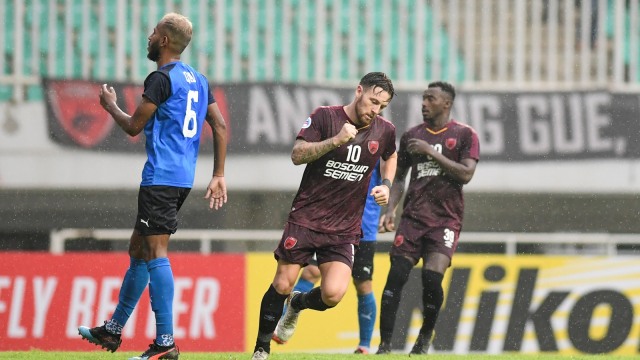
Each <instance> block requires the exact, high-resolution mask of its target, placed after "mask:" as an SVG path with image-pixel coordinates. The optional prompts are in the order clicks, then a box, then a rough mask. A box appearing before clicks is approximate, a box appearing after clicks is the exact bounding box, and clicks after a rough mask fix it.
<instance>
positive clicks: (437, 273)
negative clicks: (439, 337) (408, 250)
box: [411, 252, 451, 354]
mask: <svg viewBox="0 0 640 360" xmlns="http://www.w3.org/2000/svg"><path fill="white" fill-rule="evenodd" d="M424 260H425V261H424V266H423V268H422V307H423V311H422V327H421V328H420V332H419V333H418V337H417V338H416V342H415V344H414V345H413V348H412V349H411V354H426V353H427V352H428V351H429V345H430V344H431V338H432V336H433V330H434V329H435V326H436V321H437V320H438V314H439V313H440V308H441V307H442V302H443V301H444V290H443V289H442V278H443V277H444V273H445V271H446V270H447V268H448V267H449V264H450V263H451V259H450V258H449V256H447V255H444V254H441V253H436V252H430V253H428V254H426V255H425V258H424Z"/></svg>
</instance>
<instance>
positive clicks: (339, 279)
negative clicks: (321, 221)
mask: <svg viewBox="0 0 640 360" xmlns="http://www.w3.org/2000/svg"><path fill="white" fill-rule="evenodd" d="M325 236H326V239H328V240H329V241H332V240H333V241H334V243H337V242H339V239H340V238H339V237H338V236H335V235H327V234H319V235H318V234H317V233H316V234H315V237H317V239H316V240H318V239H320V238H322V237H325ZM320 241H322V240H320ZM315 251H316V256H317V261H318V267H319V269H320V274H321V277H322V283H321V285H320V287H316V288H313V289H311V291H309V292H308V293H297V292H293V293H291V296H290V297H289V300H288V308H287V312H286V313H285V314H284V316H283V317H282V319H280V321H279V322H278V326H277V327H276V332H275V336H274V339H279V340H283V341H287V340H289V339H290V338H291V336H293V333H294V331H295V329H296V325H297V321H298V316H299V315H300V311H302V310H304V309H312V310H316V311H324V310H326V309H329V308H332V307H334V306H336V305H337V304H338V303H339V302H340V300H342V297H343V296H344V294H345V293H346V291H347V288H348V287H349V278H350V277H351V267H352V266H353V263H352V262H353V255H354V245H352V244H351V243H342V244H337V245H331V246H330V247H326V248H316V249H315Z"/></svg>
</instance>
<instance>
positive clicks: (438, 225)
mask: <svg viewBox="0 0 640 360" xmlns="http://www.w3.org/2000/svg"><path fill="white" fill-rule="evenodd" d="M455 96H456V92H455V89H454V87H453V86H452V85H451V84H449V83H446V82H440V81H438V82H433V83H431V84H429V86H428V88H427V89H426V90H425V91H424V93H423V95H422V118H423V120H424V122H423V123H422V124H420V125H418V126H415V127H413V128H411V129H409V130H408V131H407V132H405V133H404V134H403V135H402V138H401V139H400V148H399V149H398V169H397V172H396V176H395V179H394V185H393V188H392V189H391V198H390V199H389V205H388V206H387V211H386V214H385V215H384V216H383V217H384V219H383V220H382V225H383V226H382V227H383V229H384V230H386V231H393V230H394V228H395V222H394V221H395V219H394V217H395V209H396V207H397V205H398V204H399V203H400V199H401V198H402V194H403V192H404V189H405V178H406V176H407V172H408V171H409V169H411V180H410V182H409V187H408V189H407V196H406V199H405V200H404V205H403V209H402V218H401V220H400V224H399V226H398V230H397V232H396V235H395V239H394V242H393V247H392V248H391V252H390V257H391V268H390V269H389V275H388V276H387V283H386V285H385V287H384V291H383V293H382V301H381V305H380V340H381V341H380V346H379V348H378V352H377V353H378V354H386V353H389V352H391V337H392V334H393V327H394V322H395V318H396V313H397V311H398V306H399V304H400V296H401V294H402V288H403V286H404V284H405V283H406V282H407V280H408V279H409V273H410V272H411V269H412V268H413V267H414V266H415V265H416V264H417V263H418V260H420V259H421V258H422V263H423V267H422V302H423V306H424V311H423V323H422V327H421V329H420V332H419V334H418V337H417V340H416V343H415V345H414V346H413V349H412V350H411V354H425V353H426V352H427V351H428V349H429V344H430V341H431V336H432V333H433V329H434V327H435V323H436V319H437V318H438V312H439V311H440V307H441V306H442V301H443V298H444V295H443V290H442V278H443V276H444V273H445V271H446V270H447V268H448V267H449V266H450V264H451V258H452V257H453V253H454V252H455V250H456V246H457V244H458V237H459V236H460V231H461V230H462V216H463V212H464V200H463V196H462V186H463V185H464V184H467V183H468V182H469V181H470V180H471V178H472V177H473V174H474V172H475V170H476V164H477V162H478V160H479V159H480V146H479V142H478V135H477V134H476V132H475V131H474V130H473V129H472V128H471V127H469V126H467V125H464V124H461V123H458V122H457V121H455V120H451V118H450V112H451V108H452V106H453V101H454V99H455Z"/></svg>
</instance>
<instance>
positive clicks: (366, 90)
mask: <svg viewBox="0 0 640 360" xmlns="http://www.w3.org/2000/svg"><path fill="white" fill-rule="evenodd" d="M393 95H394V89H393V84H392V83H391V80H390V79H389V78H388V77H387V76H386V75H385V74H383V73H380V72H374V73H369V74H367V75H365V76H364V77H363V78H362V79H361V80H360V83H359V84H358V86H357V88H356V91H355V97H354V99H353V101H352V102H351V103H350V104H348V105H345V106H342V105H340V106H326V107H321V108H318V109H316V110H315V111H314V112H313V114H312V115H311V116H310V117H309V118H308V119H307V120H306V121H305V123H304V124H303V126H302V130H300V132H299V134H298V136H297V138H296V142H295V144H294V146H293V151H292V154H291V159H292V161H293V163H294V164H296V165H300V164H307V165H306V168H305V171H304V175H303V177H302V181H301V183H300V188H299V190H298V193H297V194H296V197H295V199H294V200H293V204H292V207H291V212H290V213H289V218H288V220H287V223H286V225H285V229H284V233H283V235H282V239H281V240H280V243H279V244H278V248H277V249H276V250H275V252H274V254H275V258H276V260H277V261H278V266H277V269H276V274H275V276H274V279H273V282H272V283H271V285H270V286H269V289H268V290H267V291H266V293H265V294H264V296H263V298H262V302H261V306H260V322H259V325H258V336H257V339H256V346H255V348H254V353H253V357H252V359H253V360H265V359H267V358H268V357H269V354H270V353H271V347H270V342H271V339H272V337H273V340H275V341H276V342H278V343H280V344H283V343H285V342H286V341H287V340H289V338H291V336H292V335H293V332H294V330H295V326H296V323H297V319H298V315H299V313H300V311H302V310H303V309H313V310H317V311H324V310H327V309H329V308H332V307H334V306H336V305H337V304H338V303H339V302H340V300H341V299H342V297H343V296H344V294H345V293H346V291H347V289H348V287H349V282H350V279H351V269H352V266H353V257H354V254H355V250H356V248H357V246H358V242H359V241H360V238H361V234H362V232H361V222H362V213H363V211H364V204H365V200H366V197H367V192H368V187H369V180H370V178H371V174H372V172H373V169H374V167H375V166H376V163H377V161H378V160H380V161H381V163H380V168H381V170H380V173H381V176H382V178H383V181H382V185H380V186H376V187H374V188H373V189H372V190H371V195H372V196H373V197H374V199H375V201H376V203H378V205H386V204H387V202H388V200H389V191H390V188H391V181H390V179H391V178H392V177H393V176H394V174H395V170H396V162H397V154H396V144H395V137H396V134H395V126H393V124H391V123H390V122H389V121H387V120H385V119H384V118H383V117H381V116H380V115H379V114H380V113H381V112H382V110H383V109H384V108H385V107H386V106H387V105H388V104H389V102H390V101H391V99H392V98H393ZM314 254H316V258H317V263H318V267H319V269H320V274H321V278H322V282H321V284H320V286H319V287H316V288H314V289H312V290H311V291H309V292H308V293H299V292H295V291H294V292H292V289H293V286H294V285H295V282H296V280H297V278H298V274H299V272H300V269H301V268H302V267H303V266H305V265H307V264H308V263H309V262H310V261H311V259H312V257H313V255H314ZM285 300H287V305H288V306H287V310H286V312H285V314H284V316H282V318H281V315H282V307H283V304H284V302H285ZM278 320H279V321H278Z"/></svg>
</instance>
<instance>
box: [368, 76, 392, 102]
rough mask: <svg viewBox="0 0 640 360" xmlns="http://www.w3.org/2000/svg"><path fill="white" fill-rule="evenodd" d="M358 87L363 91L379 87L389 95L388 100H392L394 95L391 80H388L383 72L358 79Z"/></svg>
mask: <svg viewBox="0 0 640 360" xmlns="http://www.w3.org/2000/svg"><path fill="white" fill-rule="evenodd" d="M360 86H362V87H363V88H364V89H369V88H374V87H379V88H381V89H382V90H384V91H386V92H388V93H389V95H391V98H390V99H389V100H391V99H393V96H394V95H395V90H394V89H393V83H392V82H391V79H389V77H388V76H387V74H385V73H383V72H370V73H368V74H366V75H365V76H363V77H362V79H360Z"/></svg>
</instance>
